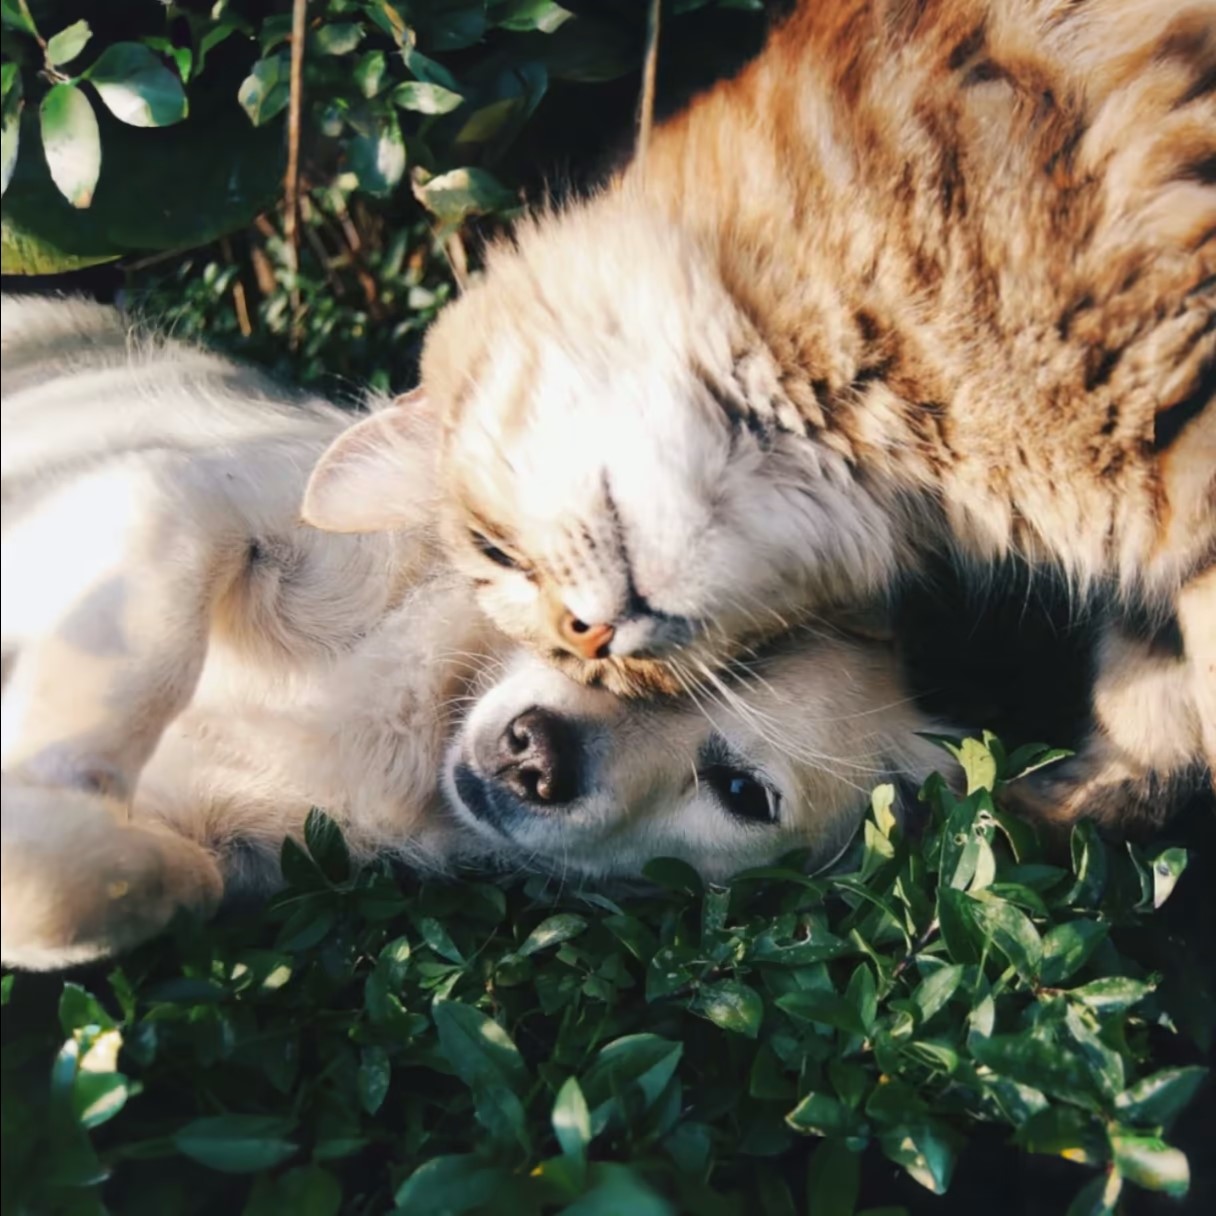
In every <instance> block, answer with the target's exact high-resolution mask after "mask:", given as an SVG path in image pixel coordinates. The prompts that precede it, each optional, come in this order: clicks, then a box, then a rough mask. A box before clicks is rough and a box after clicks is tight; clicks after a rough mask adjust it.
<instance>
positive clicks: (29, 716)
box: [0, 297, 948, 968]
mask: <svg viewBox="0 0 1216 1216" xmlns="http://www.w3.org/2000/svg"><path fill="white" fill-rule="evenodd" d="M0 352H2V358H3V378H2V382H0V398H2V423H3V442H2V444H0V460H2V463H3V476H2V481H0V493H2V496H3V504H4V514H3V525H2V540H3V567H4V579H3V581H2V586H0V593H2V598H3V613H2V620H3V668H4V691H3V704H2V708H0V719H2V726H3V731H2V745H3V746H2V757H3V775H2V779H0V780H2V791H0V793H2V798H0V803H2V806H0V959H2V960H3V962H4V963H5V964H6V965H12V966H20V967H26V968H57V967H63V966H68V965H71V964H76V963H82V962H86V961H89V960H91V959H96V958H99V957H103V956H106V955H109V954H113V953H115V952H117V951H120V950H123V949H126V948H127V947H130V946H132V945H134V944H136V943H137V942H139V941H142V940H144V939H145V938H147V937H149V936H151V935H153V934H154V933H156V932H157V931H158V930H159V929H161V928H162V927H163V926H164V925H165V924H166V922H167V921H168V920H169V919H170V918H171V916H172V915H173V914H174V912H175V911H176V910H177V909H178V908H188V909H192V910H194V911H196V912H200V913H201V912H206V911H209V910H210V909H211V908H213V907H214V906H215V905H216V904H217V903H218V902H220V901H221V900H222V899H223V898H225V897H229V896H232V895H234V894H240V893H242V892H244V893H248V894H259V893H262V894H264V893H265V892H267V891H270V890H272V889H273V888H274V887H275V886H276V885H277V883H278V881H279V872H278V864H277V862H278V855H279V849H280V846H281V844H282V842H283V840H284V839H285V838H286V837H289V836H291V837H296V838H299V837H301V836H302V834H303V827H304V822H305V818H306V816H307V813H308V810H309V808H310V806H312V805H320V806H323V807H324V808H326V809H327V810H328V811H329V812H330V814H331V815H333V817H334V818H335V819H336V820H337V821H338V823H339V824H340V825H341V827H342V829H343V831H344V833H345V835H346V839H347V842H348V845H349V847H350V849H351V852H352V854H353V856H354V859H355V860H356V861H357V862H363V861H366V860H368V859H369V858H371V857H373V856H391V857H396V858H399V859H401V860H403V861H405V862H407V863H409V864H411V865H413V866H416V867H420V868H423V869H426V870H430V871H438V872H445V871H450V870H452V869H453V868H454V867H456V866H458V865H464V864H476V865H479V866H486V867H492V868H495V869H499V868H506V869H510V870H518V869H527V870H535V871H539V872H550V873H554V874H557V875H560V876H562V877H563V878H570V879H576V880H580V881H583V880H602V879H606V878H614V877H615V878H630V877H632V878H636V877H637V876H638V875H639V874H640V871H641V868H642V866H643V865H644V864H645V863H646V862H647V861H648V860H649V859H650V858H651V857H652V856H655V855H668V856H678V857H681V858H683V859H684V860H686V861H688V862H689V863H691V864H693V865H694V866H696V867H697V868H698V869H699V870H701V871H702V872H703V873H704V874H705V875H706V876H707V877H708V878H710V879H722V878H725V877H726V876H727V875H729V874H730V873H732V872H734V871H736V870H738V869H741V868H745V867H747V866H750V865H757V864H765V863H769V862H772V861H774V860H776V859H777V858H778V857H780V856H781V855H782V854H784V853H787V852H788V851H790V850H791V849H795V848H806V849H808V850H809V853H810V858H811V864H812V866H814V867H818V866H822V865H824V864H827V863H829V862H831V861H832V859H833V858H834V857H835V856H836V855H837V854H838V853H839V852H840V850H841V848H842V847H843V846H844V845H846V844H847V843H848V841H849V840H850V838H851V837H852V836H853V834H854V832H855V830H856V828H857V825H858V823H859V821H860V819H861V816H862V814H863V812H864V809H865V806H866V804H867V799H868V792H869V790H870V788H871V787H872V786H873V785H874V784H876V783H879V782H887V781H889V782H893V783H894V784H895V786H896V788H897V792H898V794H899V805H900V806H901V807H903V808H905V809H908V808H911V807H913V806H915V793H916V790H917V787H918V786H919V784H920V783H921V781H922V780H923V779H924V778H925V776H926V775H927V774H928V773H929V772H930V771H931V770H932V769H933V768H934V767H937V766H938V765H940V763H941V760H942V759H943V758H944V757H943V755H942V753H941V752H940V751H939V750H938V749H937V748H935V747H934V746H933V745H932V744H930V743H929V742H928V741H927V740H925V739H924V738H922V737H921V736H920V734H919V733H918V732H922V731H926V730H939V731H940V730H943V729H945V727H944V726H943V722H944V721H948V719H946V718H939V717H935V716H934V715H933V714H931V713H930V712H927V711H923V710H921V709H919V708H918V707H917V705H916V704H915V703H914V702H913V701H912V700H911V699H910V694H909V690H908V688H907V687H906V684H905V682H904V678H903V675H902V669H901V666H900V663H899V661H898V660H897V657H896V655H895V653H894V652H893V650H892V649H891V648H890V647H889V646H886V645H884V644H880V643H878V642H876V641H871V642H859V641H856V640H850V639H848V638H844V637H838V636H832V635H830V634H822V633H819V634H813V633H804V634H802V635H801V636H795V637H793V638H790V639H787V641H786V643H785V644H784V645H783V646H782V647H779V648H777V649H775V650H773V651H772V652H770V653H769V654H768V655H767V656H766V658H765V660H764V662H763V664H762V665H761V672H760V674H761V676H762V679H761V680H760V681H758V682H757V683H756V684H755V685H754V686H752V687H751V688H749V689H748V690H747V692H746V695H742V694H736V693H730V692H728V693H727V694H725V695H723V696H722V697H720V698H718V699H717V700H716V701H714V702H713V703H707V702H706V701H705V700H704V699H702V701H701V703H700V704H697V703H694V702H678V701H674V700H672V701H667V702H664V703H659V704H647V703H644V702H639V701H634V702H625V701H621V700H619V699H618V698H616V697H614V696H612V695H611V694H609V693H607V692H605V691H603V690H601V689H595V688H589V687H586V686H584V685H582V684H579V683H576V682H574V681H571V680H570V679H568V678H567V677H566V676H563V675H562V674H560V673H559V672H557V671H556V670H555V669H553V668H552V667H551V666H550V665H548V664H545V663H543V662H542V661H541V660H539V659H538V658H537V657H535V656H534V655H532V654H530V653H529V652H526V651H524V650H521V649H520V648H519V647H518V646H517V645H515V644H513V643H511V642H510V641H508V640H507V639H506V638H505V637H504V636H503V635H502V634H501V633H499V632H498V631H496V630H494V629H492V628H491V627H490V626H489V624H488V622H487V621H486V620H485V618H484V617H483V615H482V614H481V613H480V611H479V610H477V608H476V607H475V605H474V604H473V602H472V601H471V598H470V596H469V592H468V586H467V583H466V582H465V580H464V579H463V578H460V577H458V576H455V575H453V574H452V573H451V572H450V571H449V570H448V569H447V566H446V564H445V563H444V562H443V561H442V560H441V554H440V552H439V548H438V546H437V544H436V542H435V539H434V535H433V533H434V528H433V523H434V519H433V516H434V497H435V495H434V489H433V486H432V484H431V483H432V478H433V451H432V449H433V447H434V438H435V435H434V432H433V430H432V429H431V427H430V424H429V421H428V419H427V416H426V414H425V412H419V413H416V414H415V416H414V420H415V427H414V430H413V432H412V433H408V434H407V433H405V431H404V430H403V428H402V425H401V417H400V414H401V413H402V412H403V411H406V410H407V408H408V407H406V406H401V407H398V416H396V420H395V424H394V425H395V430H394V435H395V439H396V442H397V443H398V445H399V446H398V450H397V458H398V462H399V463H400V462H401V461H405V460H408V459H412V460H413V461H414V463H415V470H414V474H413V476H412V478H411V485H412V487H413V496H412V498H411V499H410V500H409V501H408V502H407V501H406V499H405V497H404V496H403V495H402V494H401V493H398V495H397V499H396V511H397V514H396V521H395V522H396V527H395V528H394V529H393V530H392V531H391V532H387V533H385V534H383V535H378V536H373V537H357V536H327V535H324V534H322V533H319V532H316V531H314V530H313V529H311V528H307V527H303V526H301V525H300V524H299V523H298V521H297V512H298V508H299V502H300V500H301V497H302V495H303V491H304V485H305V481H306V478H307V477H308V474H309V470H310V468H311V466H312V464H313V462H314V461H315V460H316V459H317V457H318V456H319V455H320V453H321V452H322V450H323V449H324V448H325V447H326V445H327V444H329V443H330V442H331V441H332V440H333V439H334V438H335V436H337V435H339V434H340V433H342V432H343V429H344V428H345V427H346V425H347V422H348V416H347V415H346V414H344V413H343V412H341V411H339V410H338V409H336V408H335V407H333V406H332V405H330V404H329V403H327V402H325V401H323V400H319V399H317V398H315V397H304V396H302V395H300V394H295V393H291V392H288V391H287V390H285V389H284V388H282V387H280V386H278V385H276V384H275V383H273V382H272V381H270V380H268V379H267V378H266V377H264V376H263V375H261V374H260V373H258V372H256V371H254V370H252V369H250V368H246V367H241V366H239V365H237V364H234V363H232V362H230V361H228V360H227V359H224V358H221V357H219V356H216V355H213V354H208V353H206V352H204V351H202V350H198V349H194V348H192V347H190V346H187V345H184V344H180V343H176V342H172V341H166V340H164V339H162V338H159V337H157V336H156V335H155V334H152V333H139V332H133V331H132V330H131V328H130V327H129V326H128V325H127V324H126V323H125V322H124V321H123V320H122V319H121V318H120V316H119V314H118V313H116V312H115V311H114V310H112V309H109V308H105V307H102V306H99V305H96V304H91V303H87V302H84V301H80V300H64V299H57V300H40V299H34V298H21V297H5V298H4V300H3V304H2V307H0ZM380 413H383V410H381V411H380ZM380 413H371V414H370V415H368V421H369V422H370V423H371V425H372V427H373V428H374V426H375V425H376V422H375V420H376V419H377V418H378V417H379V416H380Z"/></svg>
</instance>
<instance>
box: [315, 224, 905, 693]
mask: <svg viewBox="0 0 1216 1216" xmlns="http://www.w3.org/2000/svg"><path fill="white" fill-rule="evenodd" d="M602 219H603V217H602V216H601V217H600V220H599V221H597V223H596V224H595V225H594V226H592V227H589V226H588V223H587V221H586V220H585V219H584V217H583V216H581V215H580V214H579V213H578V212H575V213H572V214H571V215H569V216H566V217H562V219H561V221H560V222H557V221H551V222H549V224H548V225H547V226H542V227H541V228H539V229H536V230H533V229H529V228H525V230H524V231H523V233H522V234H521V236H520V244H519V248H518V250H511V251H500V252H499V253H498V254H497V255H496V256H494V257H492V258H491V261H490V264H489V267H488V270H487V273H486V276H485V278H484V281H483V282H482V283H480V284H479V285H477V286H475V287H474V288H473V289H472V290H471V291H469V292H467V293H466V294H465V295H464V296H462V297H461V298H460V299H459V300H458V301H457V302H456V303H454V304H453V305H451V306H450V307H449V308H448V309H447V310H446V311H445V312H444V314H443V315H442V316H441V318H440V319H439V321H438V322H437V323H436V325H435V326H433V327H432V330H431V333H430V334H429V336H428V340H427V347H426V351H425V355H424V359H423V393H424V394H425V398H426V410H427V412H428V416H429V417H430V418H431V420H432V422H431V425H432V426H433V428H434V431H433V433H434V434H436V435H437V436H438V440H439V451H438V454H437V470H438V475H437V480H436V485H435V486H434V492H435V497H436V506H437V517H438V519H439V520H440V528H441V531H442V535H443V538H444V541H445V548H446V550H447V552H448V555H449V557H450V558H451V560H452V561H454V562H455V563H456V565H458V566H459V567H460V568H461V569H462V570H463V571H465V572H466V573H467V574H468V576H469V578H470V580H471V581H472V583H473V584H474V586H475V588H476V594H477V596H478V598H479V600H480V602H481V605H482V607H483V608H484V610H485V611H486V613H487V614H488V615H489V616H490V617H491V618H492V619H493V620H494V621H495V623H496V624H497V625H498V626H499V627H500V628H501V629H503V630H504V631H505V632H506V633H507V634H509V635H510V636H511V637H513V638H516V639H518V640H520V641H521V642H523V643H525V644H526V645H527V646H529V647H530V648H531V649H533V650H534V651H536V652H537V653H540V654H541V655H543V656H544V657H545V658H546V659H548V660H549V661H551V662H555V663H557V664H558V665H559V666H561V667H562V669H563V670H565V671H567V672H568V673H569V674H571V675H573V676H575V677H576V678H578V679H580V680H583V681H591V682H599V683H602V684H604V685H605V686H606V687H609V688H610V689H612V690H613V691H616V692H623V693H649V692H654V691H664V692H674V691H679V690H680V689H682V688H683V689H688V688H692V687H696V686H698V685H701V684H703V683H705V682H706V681H707V680H711V679H712V677H711V676H710V675H708V674H707V672H710V671H715V670H717V669H720V668H721V667H722V666H724V665H728V664H729V663H731V662H732V661H733V660H734V659H736V658H737V657H739V656H741V655H745V654H746V652H747V650H748V649H749V647H751V646H752V645H754V644H756V643H757V642H759V641H761V640H763V639H766V638H769V637H772V636H774V635H777V634H780V633H783V632H785V631H786V630H787V629H788V628H789V627H790V626H791V624H793V623H794V622H795V621H796V620H797V619H799V617H800V616H802V615H803V614H804V613H805V610H806V608H807V607H808V605H809V604H813V605H814V606H815V608H816V609H817V610H818V609H822V607H823V606H824V605H825V604H830V603H832V602H833V601H837V602H851V603H856V602H857V601H858V600H859V599H860V598H861V597H860V596H859V594H858V589H857V587H856V584H855V579H854V578H853V576H852V575H851V574H847V575H846V572H849V571H854V570H856V568H857V567H858V565H859V564H860V565H861V566H862V567H863V568H865V567H867V563H869V564H870V565H878V564H881V561H882V558H881V557H880V556H879V554H880V553H881V546H873V547H872V552H871V548H869V547H868V546H869V542H870V541H871V540H872V538H873V537H874V536H875V535H876V534H877V532H878V531H879V530H880V529H881V527H882V521H881V520H880V519H877V518H874V519H868V518H861V517H860V516H858V514H857V512H856V511H854V510H851V508H850V495H851V494H854V493H855V491H856V485H855V479H854V477H853V474H852V473H851V472H850V471H849V470H848V468H847V467H846V465H845V463H844V462H843V461H842V460H841V459H839V458H838V457H836V456H835V455H834V454H833V453H832V452H830V451H825V450H820V449H817V448H816V447H814V446H813V445H812V444H810V443H809V442H808V441H807V438H806V435H805V434H804V433H803V429H802V423H801V420H800V418H799V416H798V415H797V412H796V411H794V410H793V409H792V407H790V406H789V403H788V402H787V401H785V400H784V397H783V393H782V388H781V385H780V383H779V382H778V378H777V374H776V371H775V364H774V361H773V360H772V358H771V356H770V355H769V354H768V352H767V351H766V350H765V348H764V347H763V344H762V343H761V342H760V341H759V340H758V338H757V336H756V335H755V333H754V332H753V331H752V329H751V327H750V325H749V322H748V321H747V319H746V317H744V316H743V315H742V313H741V312H740V311H739V310H738V308H737V307H736V306H735V305H734V304H733V303H732V302H731V299H730V297H729V295H728V293H727V292H726V291H725V289H724V288H723V287H722V285H721V283H720V282H719V281H718V280H717V279H716V277H715V275H714V273H713V272H712V271H711V270H710V268H709V267H708V266H707V264H706V262H705V260H704V258H703V257H702V255H701V254H700V253H699V252H698V251H697V250H696V249H695V248H693V247H692V246H691V244H690V243H689V241H688V239H687V238H685V237H680V236H679V235H678V234H677V233H676V232H675V230H674V229H667V228H665V227H663V226H662V225H661V224H659V223H657V222H656V223H655V224H653V225H648V224H645V223H643V224H641V225H639V224H638V223H637V221H636V212H633V213H630V218H629V220H628V222H625V221H624V220H622V222H620V223H615V224H613V223H608V224H605V223H603V222H602ZM605 233H607V234H609V237H610V239H611V240H612V241H614V242H616V243H617V244H618V245H619V248H615V249H608V248H605V247H604V241H605V239H606V238H605V236H604V234H605ZM415 408H416V406H415ZM380 433H385V429H384V428H381V429H380ZM385 451H386V452H387V451H388V448H387V447H385ZM331 463H333V462H331ZM390 463H391V462H389V463H384V464H383V470H384V476H376V475H374V474H373V473H372V472H371V469H372V466H373V465H375V464H376V461H374V460H363V461H362V462H356V465H355V466H352V467H354V468H355V475H353V476H345V477H344V476H338V477H337V478H332V479H330V480H331V482H332V486H333V491H334V492H333V493H332V494H331V495H330V496H329V497H330V499H331V500H332V501H333V502H336V503H338V505H339V506H340V507H341V508H342V509H343V510H348V511H350V512H351V513H352V515H353V516H357V517H358V520H359V521H360V526H366V521H367V517H368V516H371V515H375V514H376V512H377V511H382V512H384V513H385V515H386V517H387V518H389V519H390V520H391V517H392V515H393V507H394V503H395V501H396V499H397V498H405V499H409V498H411V497H412V496H413V494H414V493H415V490H414V482H415V481H416V472H415V471H413V470H412V469H406V468H405V467H404V466H403V471H402V472H401V473H400V475H398V476H396V478H395V480H394V475H393V474H392V471H391V468H390V467H389V465H390ZM416 463H417V462H416V461H415V462H414V464H416ZM315 480H316V478H314V481H315ZM808 487H813V488H812V489H810V490H808ZM317 514H318V513H316V512H313V513H312V514H311V516H310V518H313V519H314V520H317ZM842 517H844V518H849V519H850V520H851V521H852V522H851V524H850V525H849V526H847V527H839V526H837V525H835V524H834V523H829V522H828V521H831V520H833V519H839V518H842ZM318 522H320V523H321V524H322V526H334V524H333V521H332V520H331V521H329V523H328V525H327V523H326V521H325V520H324V519H320V520H318ZM339 526H340V525H339ZM808 535H813V536H817V537H818V540H817V544H816V551H815V554H814V557H815V570H816V573H815V580H814V581H815V585H814V587H813V588H808V585H807V579H806V577H805V568H806V565H807V562H806V558H807V556H808V554H809V553H810V548H809V546H808V539H807V538H808ZM859 553H860V555H861V556H860V559H859V556H858V555H859ZM872 555H873V560H872V561H871V556H872ZM874 581H875V582H878V581H881V580H880V578H879V576H878V575H877V574H876V575H875V579H874Z"/></svg>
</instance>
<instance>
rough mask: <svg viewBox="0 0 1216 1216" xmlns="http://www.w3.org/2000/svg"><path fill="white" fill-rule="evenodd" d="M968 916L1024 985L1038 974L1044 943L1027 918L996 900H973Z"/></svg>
mask: <svg viewBox="0 0 1216 1216" xmlns="http://www.w3.org/2000/svg"><path fill="white" fill-rule="evenodd" d="M971 916H972V918H973V919H974V921H975V923H976V925H977V926H978V927H979V929H980V931H981V932H982V933H983V934H984V935H985V936H986V937H987V938H988V939H989V940H990V941H991V942H992V943H993V945H995V946H996V948H997V949H998V950H1000V952H1001V953H1002V954H1003V955H1004V956H1005V957H1006V958H1007V959H1008V960H1009V961H1010V963H1012V964H1013V966H1014V967H1015V968H1016V969H1017V973H1018V974H1019V975H1020V976H1021V977H1022V979H1024V980H1025V981H1026V982H1027V983H1032V982H1033V981H1034V980H1035V978H1036V977H1037V975H1038V971H1039V962H1040V959H1041V958H1042V954H1043V942H1042V939H1041V938H1040V937H1039V932H1038V930H1037V929H1036V928H1035V927H1034V925H1033V923H1032V922H1031V920H1030V917H1028V916H1027V915H1026V913H1025V912H1022V911H1021V910H1020V909H1018V908H1016V907H1014V905H1013V904H1011V903H1007V902H1006V901H1005V900H998V899H972V900H971Z"/></svg>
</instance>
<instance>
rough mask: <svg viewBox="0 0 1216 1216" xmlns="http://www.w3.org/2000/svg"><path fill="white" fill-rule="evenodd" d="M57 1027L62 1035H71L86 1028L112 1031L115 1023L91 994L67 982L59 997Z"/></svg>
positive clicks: (77, 985)
mask: <svg viewBox="0 0 1216 1216" xmlns="http://www.w3.org/2000/svg"><path fill="white" fill-rule="evenodd" d="M59 1025H60V1027H61V1028H62V1030H63V1033H64V1034H72V1033H73V1032H74V1031H77V1030H82V1029H83V1028H85V1027H86V1026H97V1027H100V1028H101V1029H102V1030H112V1029H113V1028H114V1026H115V1025H116V1023H115V1021H114V1019H113V1018H112V1017H111V1016H110V1015H109V1014H108V1013H107V1012H106V1009H105V1006H104V1005H102V1003H101V1002H100V1001H99V1000H98V999H97V998H96V997H95V996H94V995H93V994H92V993H91V992H88V991H86V990H85V989H84V988H82V987H81V986H80V985H79V984H73V983H70V982H69V983H65V984H64V986H63V992H62V993H60V996H59Z"/></svg>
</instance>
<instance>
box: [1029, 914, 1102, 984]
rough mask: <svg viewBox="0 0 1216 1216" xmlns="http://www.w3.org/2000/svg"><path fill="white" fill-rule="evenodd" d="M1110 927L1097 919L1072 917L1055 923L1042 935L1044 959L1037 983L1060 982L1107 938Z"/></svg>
mask: <svg viewBox="0 0 1216 1216" xmlns="http://www.w3.org/2000/svg"><path fill="white" fill-rule="evenodd" d="M1108 932H1109V929H1108V927H1107V926H1106V925H1104V924H1102V923H1101V922H1100V921H1095V920H1074V921H1069V922H1068V923H1067V924H1063V925H1056V926H1055V927H1054V928H1052V929H1049V930H1048V931H1047V933H1046V934H1045V935H1044V937H1043V958H1042V964H1041V968H1040V971H1039V982H1040V983H1043V984H1061V983H1063V982H1064V981H1065V980H1067V979H1069V978H1070V977H1071V976H1073V975H1075V974H1076V972H1078V971H1080V970H1081V968H1082V967H1084V966H1085V964H1086V963H1087V962H1088V961H1089V957H1090V955H1091V954H1093V952H1094V951H1095V950H1096V949H1097V948H1098V947H1099V946H1100V945H1101V944H1102V943H1103V942H1104V941H1105V940H1106V936H1107V933H1108Z"/></svg>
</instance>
